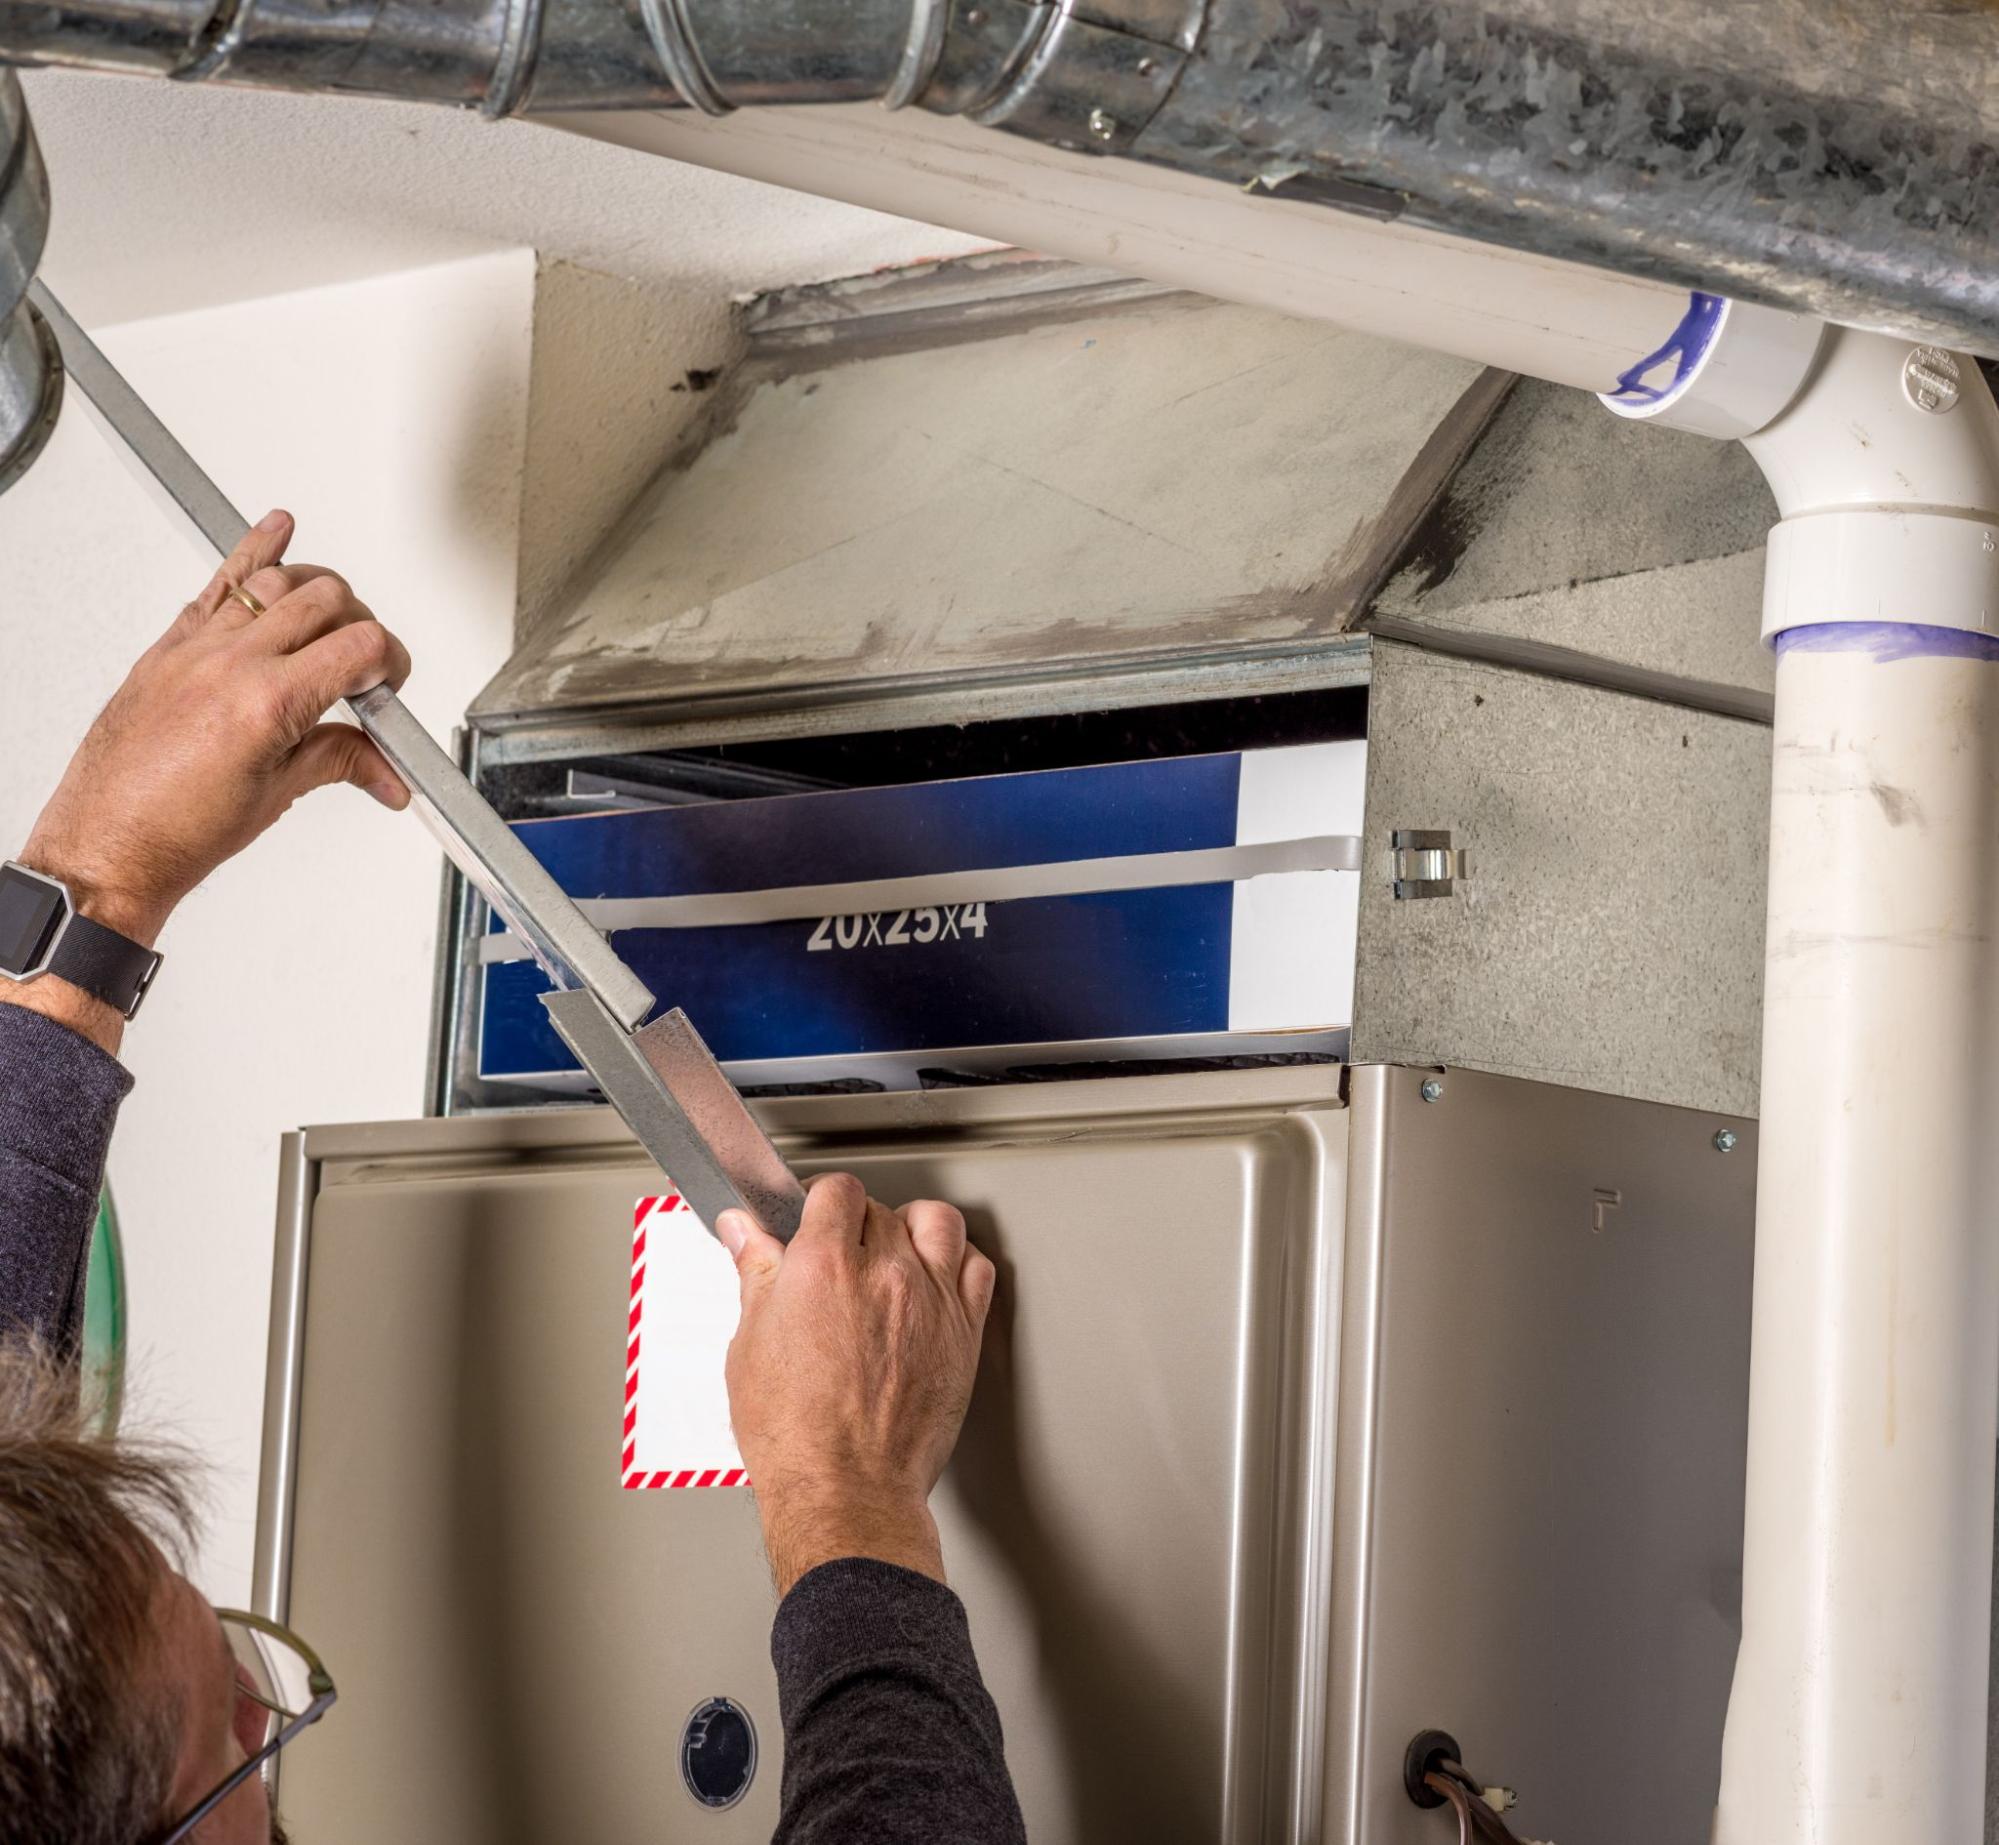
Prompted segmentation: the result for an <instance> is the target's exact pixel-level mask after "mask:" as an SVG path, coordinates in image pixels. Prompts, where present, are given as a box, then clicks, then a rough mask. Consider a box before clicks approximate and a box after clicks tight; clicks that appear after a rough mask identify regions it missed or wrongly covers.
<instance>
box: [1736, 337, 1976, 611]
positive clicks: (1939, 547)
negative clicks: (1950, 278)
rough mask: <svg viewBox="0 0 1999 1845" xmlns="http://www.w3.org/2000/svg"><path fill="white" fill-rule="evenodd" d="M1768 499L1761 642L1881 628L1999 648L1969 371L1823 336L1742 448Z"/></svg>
mask: <svg viewBox="0 0 1999 1845" xmlns="http://www.w3.org/2000/svg"><path fill="white" fill-rule="evenodd" d="M1744 446H1745V447H1746V448H1747V449H1748V450H1749V452H1750V454H1752V455H1753V456H1755V458H1756V461H1757V465H1758V466H1760V467H1761V468H1762V470H1763V474H1764V477H1765V478H1766V479H1767V480H1768V481H1769V483H1770V489H1771V492H1772V493H1774V494H1775V495H1776V499H1777V507H1778V511H1779V512H1780V513H1781V514H1782V515H1783V518H1782V522H1781V523H1780V524H1779V525H1778V526H1777V528H1776V529H1775V530H1774V531H1773V532H1772V533H1771V534H1770V550H1769V562H1768V566H1767V569H1766V572H1765V578H1764V596H1763V633H1764V637H1765V638H1766V639H1769V638H1772V637H1774V636H1776V635H1778V634H1781V633H1784V632H1785V631H1786V630H1788V629H1792V628H1798V627H1806V626H1815V625H1818V624H1821V623H1827V622H1845V623H1854V622H1885V623H1894V624H1898V625H1902V624H1908V625H1916V626H1921V627H1931V628H1956V629H1964V630H1969V631H1970V632H1973V633H1980V634H1988V635H1989V634H1994V633H1999V407H1995V406H1994V403H1993V400H1992V393H1991V391H1990V390H1989V389H1988V388H1987V386H1986V383H1985V379H1984V377H1983V376H1982V375H1981V373H1980V372H1979V369H1978V366H1977V364H1976V363H1975V361H1973V360H1971V359H1969V358H1965V357H1961V356H1959V355H1956V354H1953V353H1948V352H1944V351H1942V350H1940V349H1939V348H1937V347H1933V346H1920V345H1916V344H1914V343H1912V342H1911V341H1909V340H1906V339H1895V338H1893V337H1891V336H1890V335H1887V334H1881V333H1857V332H1853V331H1851V330H1849V329H1847V328H1843V327H1835V328H1831V329H1828V331H1827V333H1826V337H1825V343H1824V346H1823V348H1822V349H1821V352H1820V355H1819V363H1818V365H1817V366H1816V367H1815V368H1814V370H1813V373H1812V376H1811V378H1810V380H1809V381H1808V382H1807V384H1806V386H1805V388H1804V389H1803V390H1802V391H1801V392H1799V394H1798V396H1797V397H1796V399H1795V400H1794V401H1793V402H1792V403H1791V405H1790V407H1789V408H1788V409H1786V410H1785V412H1784V413H1783V415H1781V416H1780V417H1778V418H1777V419H1776V420H1775V421H1774V422H1772V423H1771V424H1770V425H1769V426H1768V427H1767V428H1765V429H1763V430H1761V431H1759V432H1758V433H1756V434H1755V435H1752V436H1749V437H1747V438H1745V440H1744Z"/></svg>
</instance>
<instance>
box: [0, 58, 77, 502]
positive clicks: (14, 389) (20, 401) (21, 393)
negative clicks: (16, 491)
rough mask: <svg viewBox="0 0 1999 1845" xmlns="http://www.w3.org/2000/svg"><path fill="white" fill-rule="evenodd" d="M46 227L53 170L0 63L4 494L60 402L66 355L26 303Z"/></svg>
mask: <svg viewBox="0 0 1999 1845" xmlns="http://www.w3.org/2000/svg"><path fill="white" fill-rule="evenodd" d="M48 232H49V176H48V170H47V169H46V168H45V167H44V166H43V165H42V150H41V149H40V148H39V147H38V146H37V145H36V144H35V131H34V128H33V127H32V126H31V125H30V123H29V121H28V103H27V98H26V97H24V96H23V95H22V94H21V83H20V79H19V78H18V77H16V76H15V75H14V73H13V72H12V71H11V70H4V69H0V493H4V492H5V491H6V490H7V489H8V488H9V487H11V486H12V485H13V484H14V483H15V481H17V480H19V479H20V477H21V476H22V475H23V474H24V473H26V472H27V470H28V467H29V465H30V464H31V463H32V462H33V461H34V459H35V457H36V456H37V455H39V454H40V453H41V452H42V445H43V443H45V442H46V441H47V440H48V439H49V432H50V431H51V430H53V429H54V428H55V425H56V415H57V412H58V411H60V410H61V408H62V355H61V354H60V353H59V352H58V351H57V349H56V342H55V336H54V335H53V334H52V333H51V332H50V331H49V329H48V325H47V323H46V322H44V321H43V319H42V317H41V316H40V315H39V314H37V313H36V312H35V310H34V309H33V308H32V307H31V306H30V305H29V303H28V284H29V283H30V282H32V281H33V280H34V279H35V265H36V264H37V263H39V262H40V261H41V260H42V246H43V244H44V243H45V242H47V240H48Z"/></svg>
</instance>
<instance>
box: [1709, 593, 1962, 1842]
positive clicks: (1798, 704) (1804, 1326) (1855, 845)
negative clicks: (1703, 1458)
mask: <svg viewBox="0 0 1999 1845" xmlns="http://www.w3.org/2000/svg"><path fill="white" fill-rule="evenodd" d="M1940 632H1944V631H1940ZM1801 633H1802V634H1804V635H1806V636H1809V637H1810V638H1811V640H1813V641H1816V642H1823V641H1825V640H1826V639H1828V638H1830V639H1831V640H1832V641H1833V642H1834V643H1835V644H1837V643H1838V642H1839V641H1841V640H1848V641H1850V642H1851V650H1845V651H1833V652H1818V651H1810V650H1808V648H1807V647H1806V646H1805V645H1803V644H1797V645H1793V646H1791V647H1790V648H1789V649H1788V650H1787V651H1785V652H1784V653H1783V654H1782V655H1781V657H1780V659H1779V661H1778V667H1777V714H1776V764H1775V784H1774V787H1773V790H1772V797H1771V800H1772V806H1771V858H1770V915H1769V947H1768V960H1767V964H1766V973H1765V985H1764V1000H1763V1005H1764V1027H1763V1101H1762V1137H1761V1146H1762V1152H1761V1165H1760V1168H1759V1171H1758V1177H1757V1185H1758V1193H1757V1216H1756V1294H1755V1310H1754V1316H1753V1323H1754V1331H1753V1334H1752V1344H1751V1352H1752V1357H1751V1380H1752V1381H1751V1398H1750V1401H1751V1409H1750V1433H1749V1494H1748V1522H1747V1531H1746V1542H1745V1552H1744V1559H1743V1608H1742V1617H1743V1633H1742V1648H1741V1653H1740V1656H1739V1658H1738V1661H1737V1665H1736V1675H1735V1685H1734V1691H1733V1694H1732V1697H1731V1699H1730V1704H1729V1713H1728V1728H1727V1735H1726V1741H1725V1744H1724V1750H1723V1768H1722V1784H1721V1803H1720V1810H1719V1815H1718V1819H1717V1824H1716V1828H1715V1845H1978V1841H1980V1840H1981V1839H1982V1838H1983V1836H1984V1830H1983V1828H1984V1811H1985V1721H1986V1711H1985V1701H1986V1678H1987V1645H1988V1636H1989V1634H1990V1626H1989V1620H1990V1594H1991V1585H1992V1495H1993V1460H1994V1440H1995V1434H1999V1428H1995V1423H1999V1267H1995V1261H1994V1241H1995V1231H1999V1223H1995V1214H1999V1199H1995V1194H1994V1190H1993V1180H1994V1177H1995V1173H1994V1160H1993V1151H1994V1148H1995V1146H1999V1137H1996V1136H1995V1134H1994V1124H1995V1107H1999V1086H1995V1082H1994V1075H1995V1068H1994V1057H1995V1050H1999V1017H1995V1013H1994V1007H1995V999H1999V981H1995V960H1994V956H1995V948H1994V943H1995V940H1999V890H1996V889H1995V875H1994V868H1995V864H1999V859H1996V858H1995V854H1994V851H1993V842H1994V840H1995V838H1999V661H1995V658H1994V655H1995V654H1999V649H1995V648H1994V647H1993V646H1992V644H1991V643H1989V642H1981V641H1979V640H1977V639H1976V638H1975V637H1971V636H1964V637H1962V638H1963V640H1964V642H1965V643H1966V644H1967V645H1969V646H1971V647H1973V648H1975V649H1981V650H1982V651H1983V657H1974V658H1966V657H1963V656H1962V655H1953V654H1950V653H1942V654H1937V653H1923V652H1916V653H1912V654H1910V655H1908V656H1907V657H1904V656H1903V655H1902V654H1901V653H1900V652H1899V651H1898V650H1897V643H1896V640H1895V638H1894V636H1893V635H1892V634H1890V635H1885V636H1884V635H1881V634H1873V633H1869V632H1868V631H1866V630H1863V629H1857V628H1851V629H1841V628H1837V627H1833V628H1821V629H1808V630H1803V631H1801ZM1856 637H1857V638H1856ZM1907 644H1908V643H1904V645H1907ZM1944 644H1945V645H1950V644H1952V643H1951V642H1949V641H1946V642H1945V643H1944Z"/></svg>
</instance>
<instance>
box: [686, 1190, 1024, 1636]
mask: <svg viewBox="0 0 1999 1845" xmlns="http://www.w3.org/2000/svg"><path fill="white" fill-rule="evenodd" d="M716 1228H717V1229H718V1230H719V1231H720V1233H721V1236H722V1241H723V1242H724V1243H725V1244H726V1245H727V1246H728V1248H729V1250H730V1253H731V1254H732V1255H734V1257H735V1259H736V1272H737V1274H738V1276H739V1277H740V1278H741V1281H742V1297H743V1317H742V1323H741V1324H740V1325H739V1326H738V1327H737V1329H736V1336H735V1339H734V1341H733V1342H732V1343H731V1345H730V1347H729V1366H728V1377H729V1416H730V1420H731V1422H732V1423H733V1424H734V1426H735V1431H736V1444H737V1446H738V1447H739V1448H740V1449H741V1450H742V1456H743V1465H744V1466H745V1467H746V1468H747V1469H748V1470H749V1475H750V1480H751V1483H752V1485H754V1487H755V1488H756V1495H757V1508H758V1510H759V1512H760V1513H761V1514H762V1517H763V1527H764V1544H765V1547H766V1548H767V1549H768V1550H769V1552H770V1562H771V1570H772V1573H773V1574H774V1575H775V1576H776V1578H777V1589H778V1594H779V1595H780V1596H782V1595H784V1594H787V1593H788V1592H789V1591H790V1589H791V1585H792V1584H793V1583H795V1582H796V1581H797V1580H798V1579H799V1577H801V1576H803V1575H804V1574H805V1573H806V1571H807V1570H810V1569H813V1568H815V1567H816V1566H817V1565H819V1564H821V1563H830V1562H832V1561H833V1560H834V1559H836V1558H839V1557H876V1558H880V1559H881V1560H882V1561H884V1562H887V1563H899V1564H901V1565H902V1566H903V1567H904V1568H906V1569H912V1570H918V1571H920V1572H922V1574H924V1575H926V1576H930V1577H934V1578H935V1579H936V1580H937V1581H939V1582H942V1581H943V1580H944V1561H943V1555H942V1552H941V1551H940V1550H939V1548H938V1542H937V1526H936V1523H935V1521H934V1520H933V1519H932V1518H931V1516H930V1506H929V1500H930V1489H931V1488H932V1487H933V1486H935V1485H936V1484H937V1476H938V1475H939V1474H940V1473H942V1472H943V1471H944V1463H945V1462H946V1461H948V1460H949V1459H950V1458H951V1450H952V1449H953V1448H954V1447H955V1446H956V1445H957V1441H958V1430H959V1427H960V1425H961V1424H962V1423H963V1422H964V1420H965V1408H966V1405H967V1404H969V1403H970V1401H971V1398H972V1377H973V1373H974V1372H975V1371H976V1370H977V1368H978V1362H979V1341H980V1338H981V1336H982V1334H983V1333H984V1331H985V1324H986V1311H987V1309H988V1308H989V1307H991V1305H992V1299H993V1282H994V1273H993V1265H992V1263H991V1262H989V1261H988V1260H987V1259H986V1258H985V1257H984V1256H983V1255H981V1254H980V1253H979V1251H977V1250H976V1249H972V1248H970V1247H969V1246H968V1245H967V1244H966V1241H965V1220H964V1219H963V1218H962V1217H961V1216H959V1214H958V1213H957V1212H956V1211H955V1210H953V1209H952V1208H951V1206H950V1205H948V1204H937V1203H932V1202H928V1201H926V1202H923V1203H920V1204H911V1205H906V1206H904V1208H903V1209H902V1210H900V1211H891V1210H890V1209H889V1208H888V1207H887V1206H886V1205H883V1204H877V1203H876V1202H875V1201H874V1200H873V1199H872V1198H870V1197H869V1196H868V1195H867V1192H866V1190H865V1189H864V1188H863V1187H862V1185H861V1182H860V1181H859V1180H858V1179H856V1178H854V1177H852V1176H851V1175H849V1174H847V1173H834V1174H830V1175H829V1176H827V1177H825V1178H822V1179H819V1180H817V1181H816V1182H815V1183H814V1184H813V1186H812V1190H811V1194H810V1196H809V1197H808V1198H807V1200H806V1205H805V1221H804V1223H803V1224H802V1225H801V1226H800V1228H799V1231H798V1234H797V1236H796V1237H794V1238H793V1239H792V1241H791V1244H790V1246H789V1247H788V1248H787V1247H786V1246H785V1245H784V1244H782V1243H780V1242H778V1240H777V1239H776V1238H775V1237H773V1236H769V1235H767V1234H766V1233H765V1232H764V1231H763V1230H762V1229H761V1228H760V1227H759V1226H758V1225H756V1224H755V1223H754V1222H752V1221H751V1220H750V1219H749V1218H747V1217H745V1216H744V1215H743V1214H742V1213H741V1212H739V1211H727V1212H724V1213H723V1215H722V1217H721V1220H720V1221H719V1223H718V1224H717V1225H716Z"/></svg>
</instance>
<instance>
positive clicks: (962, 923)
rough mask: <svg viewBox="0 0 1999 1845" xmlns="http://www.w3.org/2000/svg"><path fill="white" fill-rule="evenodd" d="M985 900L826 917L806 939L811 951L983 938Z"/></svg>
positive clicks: (911, 945) (823, 917)
mask: <svg viewBox="0 0 1999 1845" xmlns="http://www.w3.org/2000/svg"><path fill="white" fill-rule="evenodd" d="M985 934H986V906H985V905H984V904H983V903H945V904H939V905H937V906H935V907H934V908H932V907H926V908H924V909H920V910H872V911H868V912H866V913H865V914H862V915H857V916H822V917H820V918H819V920H818V922H817V923H815V924H814V925H813V928H812V934H811V936H810V937H809V938H808V940H807V941H806V944H805V946H806V949H807V951H808V952H810V953H813V954H817V953H818V952H819V951H820V950H822V949H824V950H828V951H830V950H832V949H835V948H904V947H912V948H924V947H928V946H929V945H930V944H931V943H932V942H949V941H955V940H958V939H959V938H961V937H964V936H971V937H972V938H973V939H974V940H975V941H983V940H984V939H985Z"/></svg>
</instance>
